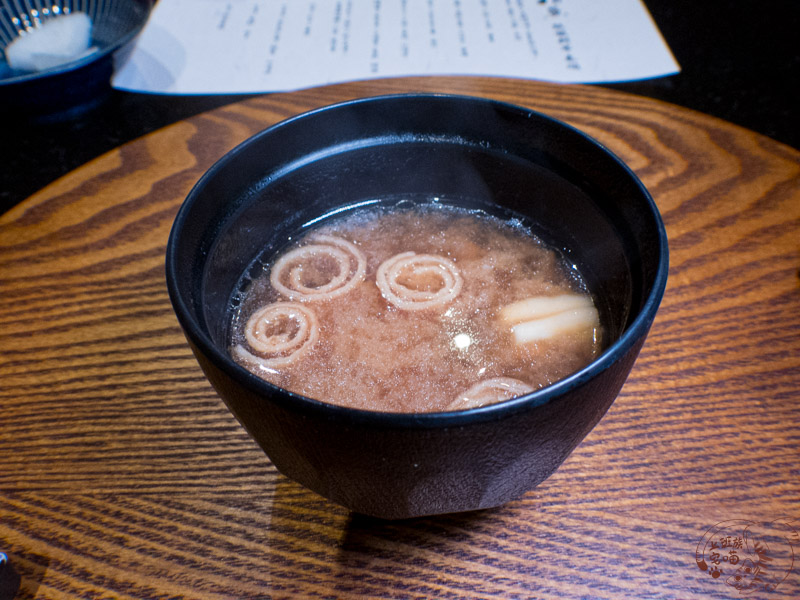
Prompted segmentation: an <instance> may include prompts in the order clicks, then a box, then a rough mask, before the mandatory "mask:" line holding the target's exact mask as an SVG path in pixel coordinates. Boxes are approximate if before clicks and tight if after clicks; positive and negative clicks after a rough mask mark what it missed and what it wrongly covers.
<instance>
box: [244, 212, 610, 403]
mask: <svg viewBox="0 0 800 600" xmlns="http://www.w3.org/2000/svg"><path fill="white" fill-rule="evenodd" d="M264 265H265V266H264V272H263V274H261V275H259V276H257V277H255V278H253V279H252V280H251V281H248V283H247V285H246V286H245V285H243V286H242V291H241V292H240V297H239V298H238V299H237V302H236V304H237V308H236V310H235V311H234V312H233V317H232V324H231V325H232V326H231V331H232V336H231V354H232V356H233V357H234V358H235V360H237V362H239V363H240V364H241V365H242V366H244V367H245V368H247V369H249V370H250V371H252V372H253V373H254V374H256V375H258V376H259V377H261V378H263V379H265V380H267V381H270V382H272V383H274V384H276V385H278V386H280V387H282V388H285V389H288V390H290V391H292V392H295V393H298V394H301V395H303V396H307V397H310V398H314V399H316V400H320V401H323V402H328V403H332V404H337V405H341V406H346V407H352V408H358V409H366V410H375V411H386V412H404V413H419V412H436V411H445V410H460V409H467V408H472V407H475V406H480V405H484V404H488V403H492V402H496V401H500V400H503V399H506V398H510V397H514V396H519V395H522V394H525V393H527V392H529V391H532V390H537V389H540V388H542V387H545V386H547V385H550V384H551V383H553V382H555V381H558V380H560V379H562V378H564V377H565V376H567V375H569V374H571V373H573V372H575V371H577V370H579V369H580V368H582V367H584V366H585V365H587V364H588V363H589V362H591V361H592V360H593V358H595V356H596V355H597V354H598V352H599V351H600V348H601V342H602V340H601V338H602V335H601V330H600V325H599V322H598V321H597V311H596V310H595V309H594V306H593V305H592V301H591V297H590V296H589V295H588V293H587V292H586V289H585V286H584V284H583V282H582V280H581V278H580V276H579V274H578V273H576V272H575V270H574V269H572V268H569V267H568V266H567V265H566V264H565V262H564V261H563V259H562V258H561V255H560V254H559V253H558V252H556V251H555V250H553V249H551V248H548V247H546V246H545V245H544V244H543V243H542V241H541V240H540V239H538V238H537V237H536V236H534V235H533V234H532V233H531V232H530V231H528V230H526V229H524V228H523V227H521V226H520V225H519V223H517V222H510V223H509V222H504V221H501V220H500V219H498V218H496V217H493V216H490V215H488V214H486V213H483V212H480V211H469V210H466V209H461V208H458V207H452V206H444V205H440V204H430V205H428V204H426V205H422V206H420V205H417V206H416V207H414V208H404V209H402V210H387V209H385V208H381V207H376V208H371V209H365V210H360V211H357V212H355V213H354V214H351V215H349V216H345V217H341V218H338V219H337V220H335V221H330V222H328V221H326V222H325V223H324V224H323V225H322V226H320V227H319V228H316V229H314V230H313V231H311V232H309V233H307V234H305V235H304V236H303V237H302V238H301V239H299V240H297V241H296V242H295V243H293V244H292V245H291V246H289V247H287V248H285V249H283V250H282V251H281V252H279V253H278V254H277V255H276V256H274V257H270V258H269V259H268V260H267V261H265V263H264ZM542 307H545V308H542ZM554 307H555V308H554ZM541 311H544V312H541Z"/></svg>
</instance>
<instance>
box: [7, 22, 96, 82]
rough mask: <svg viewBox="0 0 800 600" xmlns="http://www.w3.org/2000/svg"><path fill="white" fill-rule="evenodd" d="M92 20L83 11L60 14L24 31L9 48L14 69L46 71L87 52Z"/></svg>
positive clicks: (8, 51) (8, 53)
mask: <svg viewBox="0 0 800 600" xmlns="http://www.w3.org/2000/svg"><path fill="white" fill-rule="evenodd" d="M91 34H92V20H91V18H89V15H87V14H86V13H83V12H73V13H70V14H66V15H59V16H57V17H53V18H52V19H49V20H47V21H44V22H43V23H42V24H41V25H39V26H38V27H34V28H33V29H30V30H29V31H27V32H26V33H23V34H21V35H20V36H19V37H18V38H17V39H15V40H14V41H13V42H11V43H10V44H9V45H8V46H7V47H6V49H5V55H6V61H7V62H8V65H9V66H10V67H11V68H12V69H17V70H20V71H44V70H45V69H51V68H53V67H57V66H60V65H63V64H65V63H68V62H70V61H73V60H75V59H77V58H80V57H81V56H83V55H84V54H87V50H89V44H90V40H91Z"/></svg>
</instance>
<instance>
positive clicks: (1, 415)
mask: <svg viewBox="0 0 800 600" xmlns="http://www.w3.org/2000/svg"><path fill="white" fill-rule="evenodd" d="M407 91H437V92H453V93H463V94H471V95H476V96H489V97H493V98H498V99H501V100H505V101H510V102H513V103H516V104H521V105H525V106H529V107H532V108H534V109H536V110H539V111H542V112H544V113H546V114H548V115H551V116H554V117H556V118H558V119H562V120H564V121H566V122H568V123H570V124H572V125H574V126H576V127H578V128H580V129H582V130H583V131H585V132H587V133H588V134H590V135H592V136H594V137H595V138H597V139H598V140H600V141H601V142H602V143H603V144H605V145H606V146H607V147H609V148H610V149H611V150H612V151H614V152H615V153H617V154H618V155H619V156H620V157H621V158H622V159H623V160H624V161H625V162H627V164H628V165H630V167H631V168H633V169H634V170H635V171H636V173H637V174H638V175H639V176H640V177H641V178H642V180H643V181H644V183H645V185H646V186H647V187H648V188H649V189H650V191H651V193H652V194H653V196H654V198H655V200H656V202H657V204H658V206H659V208H660V209H661V211H662V214H663V217H664V220H665V223H666V226H667V232H668V236H669V242H670V248H671V267H670V279H669V284H668V287H667V291H666V295H665V297H664V301H663V304H662V307H661V310H660V312H659V314H658V317H657V319H656V322H655V324H654V326H653V329H652V332H651V334H650V337H649V338H648V341H647V343H646V345H645V347H644V349H643V351H642V353H641V356H640V358H639V360H638V361H637V363H636V365H635V367H634V370H633V373H632V374H631V377H630V379H629V381H628V382H627V384H626V385H625V387H624V388H623V390H622V393H621V395H620V396H619V398H618V399H617V401H616V402H615V404H614V405H613V406H612V408H611V410H610V411H609V413H608V414H607V415H606V416H605V418H604V419H603V420H602V421H601V422H600V424H599V425H598V426H597V427H596V428H595V429H594V431H593V432H592V433H591V434H590V435H589V436H588V437H587V438H586V440H585V441H584V442H583V443H582V444H581V445H580V446H579V447H578V448H577V449H576V450H575V452H574V453H573V454H572V455H571V456H570V458H569V459H568V460H567V461H566V462H565V463H564V465H563V466H562V467H561V468H560V469H559V470H558V471H557V472H556V473H555V474H554V475H553V476H552V477H550V478H549V479H548V480H547V481H545V482H544V483H543V484H542V485H540V486H539V487H538V488H537V489H535V490H533V491H531V492H529V493H528V494H526V495H525V496H524V497H522V498H521V499H519V500H517V501H514V502H511V503H509V504H508V505H506V506H503V507H501V508H498V509H495V510H490V511H484V512H478V513H470V514H458V515H449V516H444V517H436V518H426V519H419V520H412V521H401V522H382V521H377V520H372V519H367V518H364V517H361V516H358V515H353V514H349V513H348V512H347V511H346V510H344V509H342V508H340V507H338V506H336V505H334V504H331V503H329V502H327V501H326V500H324V499H322V498H320V497H318V496H316V495H315V494H313V493H312V492H309V491H307V490H305V489H304V488H302V487H301V486H299V485H297V484H295V483H293V482H292V481H290V480H288V479H286V478H285V477H283V476H282V475H280V474H278V473H277V471H276V470H275V468H274V467H273V466H272V464H271V463H270V462H269V460H267V459H266V457H265V456H264V454H263V453H262V452H261V451H260V450H259V448H258V447H257V446H256V445H255V443H254V442H252V441H251V440H250V439H249V437H248V436H247V435H246V433H245V432H244V430H243V429H242V428H241V427H240V426H239V425H238V424H237V423H236V421H235V420H234V418H233V417H232V416H231V415H230V414H229V413H228V411H227V409H226V408H225V407H224V405H223V403H222V401H221V400H220V399H219V398H218V397H217V396H216V394H215V393H214V392H213V390H212V389H211V387H210V385H209V384H208V383H207V382H206V380H205V379H204V377H203V374H202V373H201V371H200V369H199V367H198V366H197V364H196V362H195V360H194V358H193V356H192V354H191V352H190V350H189V348H188V346H187V345H186V343H185V340H184V338H183V335H182V333H181V331H180V329H179V327H178V323H177V321H176V319H175V317H174V315H173V312H172V309H171V307H170V303H169V299H168V297H167V292H166V287H165V283H164V251H165V244H166V240H167V236H168V233H169V229H170V227H171V224H172V220H173V218H174V216H175V213H176V211H177V209H178V207H179V205H180V203H181V202H182V200H183V198H184V197H185V196H186V194H187V193H188V191H189V189H190V188H191V186H192V185H193V184H194V183H195V182H196V181H197V179H198V178H199V177H200V176H201V175H202V173H203V172H204V171H205V170H206V169H207V168H208V167H210V166H211V165H212V164H213V162H214V161H216V160H217V159H218V158H220V157H221V156H222V155H223V154H224V153H225V152H227V151H228V150H230V149H231V148H233V147H234V146H235V145H236V144H238V143H239V142H241V141H243V140H244V139H246V138H247V137H249V136H250V135H252V134H254V133H255V132H257V131H259V130H261V129H263V128H264V127H266V126H268V125H270V124H272V123H275V122H277V121H279V120H281V119H284V118H286V117H289V116H291V115H294V114H296V113H298V112H301V111H304V110H307V109H310V108H313V107H318V106H322V105H325V104H329V103H332V102H336V101H341V100H345V99H350V98H356V97H363V96H372V95H378V94H383V93H392V92H407ZM799 174H800V153H798V152H797V151H795V150H793V149H791V148H789V147H787V146H783V145H781V144H778V143H776V142H773V141H772V140H770V139H767V138H764V137H762V136H759V135H758V134H755V133H752V132H750V131H747V130H744V129H741V128H738V127H736V126H733V125H730V124H728V123H725V122H722V121H719V120H716V119H713V118H710V117H707V116H704V115H701V114H697V113H694V112H690V111H688V110H684V109H680V108H678V107H675V106H671V105H667V104H663V103H659V102H656V101H653V100H649V99H644V98H639V97H635V96H630V95H625V94H622V93H617V92H612V91H608V90H603V89H599V88H593V87H583V86H560V85H551V84H543V83H536V82H529V81H516V80H507V79H488V78H487V79H483V78H416V79H395V80H380V81H371V82H358V83H351V84H345V85H338V86H333V87H326V88H316V89H311V90H306V91H300V92H294V93H288V94H275V95H269V96H264V97H260V98H256V99H251V100H247V101H243V102H241V103H239V104H234V105H231V106H228V107H224V108H221V109H217V110H214V111H213V112H210V113H207V114H203V115H200V116H197V117H194V118H192V119H190V120H188V121H185V122H180V123H177V124H175V125H172V126H170V127H167V128H165V129H163V130H160V131H157V132H155V133H153V134H150V135H148V136H146V137H144V138H141V139H139V140H136V141H134V142H132V143H129V144H127V145H125V146H122V147H120V148H119V149H117V150H114V151H112V152H110V153H108V154H106V155H104V156H101V157H100V158H98V159H96V160H94V161H92V162H91V163H89V164H86V165H85V166H83V167H81V168H80V169H78V170H77V171H75V172H73V173H71V174H69V175H68V176H66V177H64V178H62V179H60V180H59V181H57V182H55V183H53V184H51V185H49V186H48V187H47V188H45V189H43V190H42V191H41V192H39V193H37V194H36V195H34V196H33V197H32V198H30V199H28V200H27V201H26V202H24V203H23V204H21V205H19V206H18V207H16V208H15V209H13V210H12V211H10V212H8V213H6V214H5V215H3V216H2V217H0V356H1V358H0V552H6V553H7V554H8V556H9V559H10V562H11V564H12V565H13V567H14V569H15V570H16V572H17V573H18V574H19V576H20V577H21V581H22V583H21V589H20V591H19V594H18V596H17V597H18V598H92V599H95V598H103V599H110V598H119V599H135V600H143V599H167V598H169V599H176V598H186V599H189V598H198V599H200V598H202V599H205V598H208V599H229V598H453V599H460V598H502V599H508V598H545V599H556V598H559V599H560V598H570V599H589V598H600V599H610V600H617V599H625V598H659V599H699V598H702V599H708V598H740V597H748V598H763V599H783V600H789V599H791V600H796V599H797V598H800V533H799V532H800V280H799V279H798V277H799V275H800V273H799V272H798V268H800V175H799ZM766 531H771V532H775V531H783V532H785V534H786V535H785V536H784V537H783V538H781V537H780V536H776V535H772V536H771V537H768V538H767V533H763V532H766ZM758 532H762V533H758ZM759 536H761V537H759ZM726 538H727V539H726ZM759 539H762V540H765V539H769V540H770V544H769V548H768V549H766V550H765V549H764V548H763V545H762V547H761V549H760V553H761V554H760V556H759V555H752V556H751V558H752V559H753V560H754V563H753V564H754V565H755V566H758V564H757V563H758V560H759V559H760V560H761V563H760V566H761V573H760V575H759V577H760V579H757V580H756V581H755V583H754V587H752V588H750V589H746V590H743V591H742V592H741V593H740V592H739V591H738V590H737V589H735V588H734V587H732V586H731V585H729V583H730V582H732V581H733V580H732V579H730V578H731V576H732V575H733V574H734V572H735V571H736V569H737V568H738V567H739V566H741V565H742V564H745V563H744V559H745V558H747V555H748V550H752V548H748V546H749V545H752V544H755V545H756V546H758V540H759ZM726 542H728V543H726ZM711 543H715V544H717V545H718V546H720V548H718V549H716V551H717V555H716V556H712V553H713V552H712V551H713V550H714V548H712V546H711ZM740 545H741V547H740ZM698 550H700V552H699V553H698ZM790 556H791V557H793V558H792V561H793V562H792V561H790V560H789V558H787V557H790ZM700 559H702V560H703V561H704V564H705V566H706V570H702V569H701V568H698V560H700ZM737 561H738V564H736V562H737ZM718 570H719V571H721V574H720V573H718V572H717V571H718ZM713 574H717V575H718V576H717V577H714V576H713ZM759 582H760V583H759ZM756 584H758V585H756ZM770 584H772V585H770ZM770 588H771V589H770ZM0 589H2V585H0ZM0 600H5V599H0Z"/></svg>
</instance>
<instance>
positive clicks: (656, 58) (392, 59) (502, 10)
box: [113, 0, 679, 94]
mask: <svg viewBox="0 0 800 600" xmlns="http://www.w3.org/2000/svg"><path fill="white" fill-rule="evenodd" d="M678 70H679V67H678V64H677V63H676V62H675V59H674V58H673V56H672V54H671V53H670V51H669V48H668V47H667V45H666V44H665V42H664V40H663V38H662V37H661V35H660V33H659V32H658V29H657V27H656V26H655V24H654V23H653V21H652V19H651V18H650V15H649V13H648V12H647V10H646V8H644V6H643V5H642V3H641V1H640V0H603V1H602V2H599V1H598V0H159V2H158V3H157V4H156V6H155V9H154V10H153V13H152V15H151V18H150V21H149V22H148V24H147V26H146V27H145V29H144V31H143V32H142V34H141V35H140V37H139V39H138V42H137V45H136V47H135V49H134V51H133V53H132V55H131V57H130V60H129V61H128V62H127V63H126V64H125V66H124V67H123V68H122V69H121V70H120V71H118V73H117V74H116V75H115V77H114V79H113V85H114V86H115V87H116V88H119V89H126V90H131V91H140V92H155V93H168V94H213V93H258V92H271V91H288V90H296V89H302V88H306V87H312V86H317V85H324V84H328V83H338V82H343V81H351V80H358V79H368V78H377V77H394V76H405V75H488V76H505V77H521V78H527V79H539V80H547V81H556V82H563V83H598V82H611V81H626V80H636V79H646V78H651V77H658V76H663V75H668V74H672V73H676V72H677V71H678Z"/></svg>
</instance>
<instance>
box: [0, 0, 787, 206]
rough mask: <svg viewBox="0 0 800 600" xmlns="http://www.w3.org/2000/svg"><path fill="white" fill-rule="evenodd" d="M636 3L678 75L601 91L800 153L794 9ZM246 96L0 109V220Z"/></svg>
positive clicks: (119, 96) (127, 96)
mask: <svg viewBox="0 0 800 600" xmlns="http://www.w3.org/2000/svg"><path fill="white" fill-rule="evenodd" d="M645 4H646V6H647V7H648V9H649V10H650V13H651V15H652V16H653V20H654V21H655V22H656V24H657V25H658V27H659V29H660V30H661V33H662V34H663V36H664V38H665V39H666V41H667V44H668V45H669V47H670V49H671V50H672V52H673V54H674V55H675V58H676V59H677V61H678V63H679V64H680V65H681V73H679V74H677V75H673V76H669V77H662V78H657V79H651V80H646V81H637V82H629V83H619V84H612V85H606V86H604V87H608V88H613V89H617V90H622V91H626V92H631V93H635V94H639V95H643V96H648V97H652V98H657V99H660V100H664V101H667V102H671V103H673V104H678V105H681V106H684V107H687V108H691V109H694V110H697V111H700V112H703V113H707V114H710V115H713V116H716V117H719V118H721V119H724V120H726V121H730V122H732V123H735V124H737V125H741V126H743V127H746V128H749V129H752V130H754V131H757V132H759V133H761V134H764V135H766V136H768V137H771V138H773V139H775V140H778V141H780V142H783V143H785V144H788V145H790V146H793V147H795V148H800V136H798V129H799V128H798V120H797V106H798V103H799V102H800V92H799V91H798V90H800V44H799V43H798V41H797V37H798V32H799V31H800V18H798V16H799V15H800V10H798V6H799V5H800V3H798V2H797V1H796V0H773V1H772V2H763V1H762V2H755V1H743V0H739V1H737V0H731V1H729V2H720V1H713V0H694V1H690V0H645ZM0 93H2V92H0ZM245 97H247V96H235V95H234V96H231V95H226V96H189V97H187V96H158V95H148V94H135V93H130V92H121V91H116V90H109V91H108V92H107V93H106V94H104V95H103V96H102V97H101V99H100V100H99V101H98V102H96V103H95V104H94V105H92V106H88V107H85V108H83V109H81V110H77V111H72V112H70V113H69V114H63V115H58V114H55V115H49V116H48V117H47V118H46V119H42V118H41V117H37V118H33V117H20V116H19V114H18V112H16V111H11V110H7V109H2V108H0V132H1V133H0V139H1V140H2V142H0V212H5V211H6V210H7V209H9V208H11V207H12V206H13V205H15V204H17V203H18V202H21V201H22V200H24V199H25V198H27V197H28V196H30V195H31V194H33V193H34V192H36V191H37V190H39V189H40V188H42V187H44V186H45V185H47V184H48V183H50V182H51V181H53V180H55V179H57V178H58V177H60V176H62V175H64V174H66V173H68V172H69V171H71V170H73V169H75V168H77V167H79V166H80V165H82V164H84V163H85V162H87V161H89V160H91V159H93V158H95V157H97V156H99V155H101V154H103V153H105V152H107V151H109V150H111V149H113V148H115V147H117V146H119V145H121V144H123V143H125V142H127V141H130V140H132V139H135V138H137V137H139V136H141V135H144V134H146V133H148V132H150V131H153V130H156V129H159V128H161V127H164V126H165V125H168V124H170V123H173V122H175V121H180V120H182V119H184V118H186V117H189V116H192V115H195V114H198V113H201V112H204V111H207V110H211V109H213V108H216V107H218V106H222V105H224V104H228V103H230V102H235V101H238V100H241V99H243V98H245ZM0 101H2V98H0ZM0 106H2V104H1V103H0Z"/></svg>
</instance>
